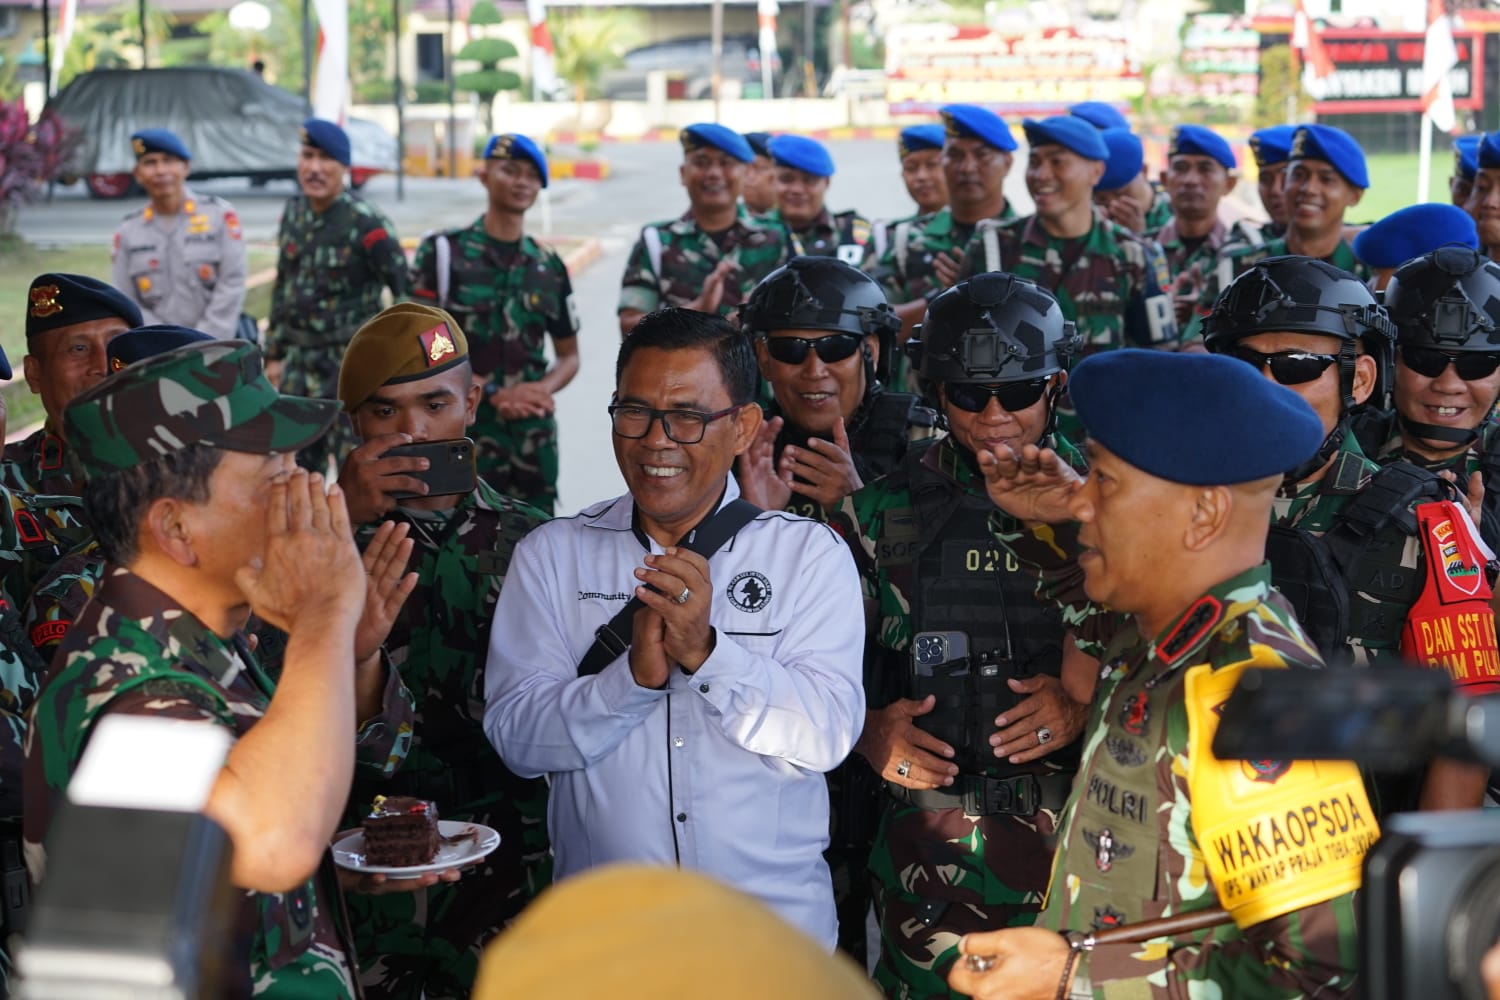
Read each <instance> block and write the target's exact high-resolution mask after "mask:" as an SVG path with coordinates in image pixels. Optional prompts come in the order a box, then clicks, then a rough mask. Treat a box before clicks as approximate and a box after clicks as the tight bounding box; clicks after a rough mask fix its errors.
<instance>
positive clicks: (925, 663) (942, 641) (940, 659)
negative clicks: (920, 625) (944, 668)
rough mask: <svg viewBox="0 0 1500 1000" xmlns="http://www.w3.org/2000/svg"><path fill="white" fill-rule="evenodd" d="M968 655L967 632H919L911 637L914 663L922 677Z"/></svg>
mask: <svg viewBox="0 0 1500 1000" xmlns="http://www.w3.org/2000/svg"><path fill="white" fill-rule="evenodd" d="M968 655H969V636H968V633H966V632H918V633H917V634H916V635H914V636H912V639H911V659H912V664H913V666H914V669H915V672H916V673H917V674H918V675H919V676H922V677H931V676H932V674H933V670H934V669H935V668H936V667H938V666H940V665H942V664H944V663H948V662H949V661H951V660H962V659H963V658H964V657H966V656H968Z"/></svg>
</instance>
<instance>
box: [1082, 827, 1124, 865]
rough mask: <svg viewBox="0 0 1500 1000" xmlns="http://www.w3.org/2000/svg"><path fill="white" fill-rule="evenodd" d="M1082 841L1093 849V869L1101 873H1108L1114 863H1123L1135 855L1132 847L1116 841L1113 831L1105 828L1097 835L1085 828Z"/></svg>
mask: <svg viewBox="0 0 1500 1000" xmlns="http://www.w3.org/2000/svg"><path fill="white" fill-rule="evenodd" d="M1083 839H1084V841H1085V842H1086V843H1087V844H1088V845H1089V846H1090V847H1092V848H1093V849H1094V867H1095V868H1097V869H1099V870H1100V871H1101V872H1107V871H1109V870H1110V869H1111V868H1113V867H1114V866H1115V862H1116V861H1124V860H1125V859H1126V858H1128V857H1130V856H1131V855H1132V854H1134V853H1135V848H1134V847H1131V846H1130V845H1129V844H1122V843H1120V842H1119V841H1118V840H1116V839H1115V834H1114V831H1113V830H1111V829H1110V828H1109V827H1107V826H1106V827H1105V828H1104V829H1102V830H1100V831H1099V832H1098V833H1095V832H1094V831H1093V830H1089V829H1087V828H1085V829H1084V831H1083Z"/></svg>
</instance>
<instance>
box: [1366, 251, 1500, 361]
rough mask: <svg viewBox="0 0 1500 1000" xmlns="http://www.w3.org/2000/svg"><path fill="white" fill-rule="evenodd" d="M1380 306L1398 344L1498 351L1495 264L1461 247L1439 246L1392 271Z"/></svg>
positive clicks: (1499, 290)
mask: <svg viewBox="0 0 1500 1000" xmlns="http://www.w3.org/2000/svg"><path fill="white" fill-rule="evenodd" d="M1385 310H1386V312H1388V313H1390V317H1391V322H1393V323H1394V324H1395V325H1396V343H1398V344H1417V345H1420V346H1423V347H1440V348H1442V349H1443V350H1447V351H1500V264H1496V263H1495V262H1494V261H1492V260H1490V259H1489V258H1488V257H1486V256H1485V255H1484V254H1482V253H1479V252H1478V251H1475V250H1471V249H1469V248H1468V247H1465V246H1457V245H1454V246H1445V247H1439V248H1438V249H1436V250H1434V251H1432V252H1431V253H1429V254H1424V255H1423V256H1421V257H1417V258H1415V259H1414V260H1409V261H1407V262H1406V263H1405V264H1402V265H1401V266H1400V267H1398V268H1397V269H1396V273H1395V274H1394V275H1392V276H1391V283H1390V284H1389V285H1387V286H1386V289H1385Z"/></svg>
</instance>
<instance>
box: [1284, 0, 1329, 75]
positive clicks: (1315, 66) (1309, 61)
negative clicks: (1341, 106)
mask: <svg viewBox="0 0 1500 1000" xmlns="http://www.w3.org/2000/svg"><path fill="white" fill-rule="evenodd" d="M1296 10H1297V13H1296V17H1295V18H1294V19H1293V20H1292V45H1293V47H1295V48H1296V49H1297V50H1298V51H1300V52H1301V53H1302V85H1303V87H1305V88H1306V89H1307V92H1308V93H1309V94H1312V95H1313V97H1315V98H1317V99H1319V100H1322V99H1323V97H1324V96H1325V95H1326V94H1327V93H1328V85H1327V82H1326V81H1327V80H1328V78H1329V77H1330V76H1332V75H1333V57H1332V56H1330V55H1329V54H1328V47H1327V46H1326V45H1324V44H1323V36H1322V35H1321V34H1319V32H1318V29H1317V28H1315V27H1314V26H1313V23H1312V18H1310V17H1308V16H1307V10H1306V9H1305V8H1304V7H1303V6H1302V0H1297V8H1296Z"/></svg>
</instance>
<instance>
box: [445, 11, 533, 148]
mask: <svg viewBox="0 0 1500 1000" xmlns="http://www.w3.org/2000/svg"><path fill="white" fill-rule="evenodd" d="M499 23H500V11H499V10H498V9H497V8H496V7H495V5H494V4H493V3H491V2H490V0H475V4H474V6H473V7H471V8H470V9H469V35H470V38H469V41H468V43H467V44H465V45H464V47H463V48H461V49H459V50H458V55H456V56H454V58H455V59H460V60H464V61H466V62H475V63H478V64H479V69H477V70H472V71H470V72H468V73H457V74H455V75H454V77H453V87H454V89H455V90H462V91H465V92H467V93H471V94H473V95H474V96H476V97H478V98H479V106H480V111H481V113H482V115H483V117H484V131H485V133H486V134H488V133H489V132H490V131H491V127H490V123H491V117H492V116H493V114H494V106H495V95H496V94H498V93H500V92H501V91H502V90H519V89H520V88H521V77H520V74H518V73H516V72H515V71H514V70H508V69H501V68H500V64H501V63H502V62H504V61H505V60H507V59H514V58H516V57H517V56H518V55H520V53H519V52H517V51H516V47H515V46H514V45H512V44H511V43H510V42H508V41H506V40H505V39H503V38H489V37H486V36H485V35H484V34H483V31H482V30H481V29H483V28H485V27H488V26H490V25H495V24H499Z"/></svg>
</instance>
